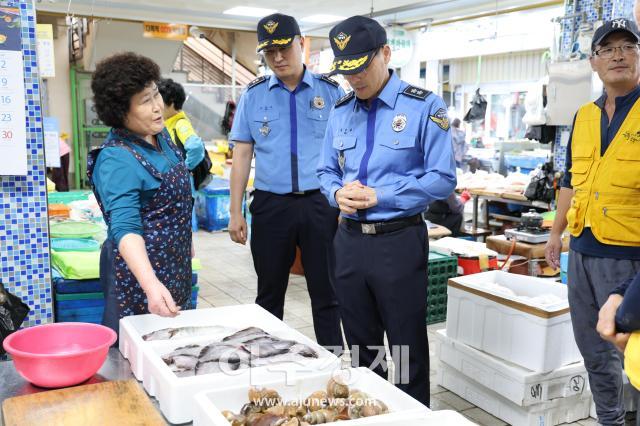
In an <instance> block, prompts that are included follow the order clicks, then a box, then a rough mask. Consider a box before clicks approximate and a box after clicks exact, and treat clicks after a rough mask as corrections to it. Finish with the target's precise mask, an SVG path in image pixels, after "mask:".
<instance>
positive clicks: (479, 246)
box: [429, 237, 498, 257]
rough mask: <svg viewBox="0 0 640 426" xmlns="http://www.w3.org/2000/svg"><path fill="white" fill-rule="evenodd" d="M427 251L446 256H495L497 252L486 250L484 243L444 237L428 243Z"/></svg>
mask: <svg viewBox="0 0 640 426" xmlns="http://www.w3.org/2000/svg"><path fill="white" fill-rule="evenodd" d="M429 250H431V251H435V252H437V253H441V254H444V255H447V256H456V255H458V256H471V257H475V256H497V255H498V252H496V251H493V250H490V249H488V248H487V245H486V244H485V243H479V242H477V241H469V240H462V239H460V238H453V237H444V238H440V239H438V240H435V241H429Z"/></svg>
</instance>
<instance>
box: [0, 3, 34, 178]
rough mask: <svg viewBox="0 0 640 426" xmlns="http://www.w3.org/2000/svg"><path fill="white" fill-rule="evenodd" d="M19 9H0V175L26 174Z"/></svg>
mask: <svg viewBox="0 0 640 426" xmlns="http://www.w3.org/2000/svg"><path fill="white" fill-rule="evenodd" d="M22 67H23V62H22V39H21V37H20V10H19V9H18V8H7V7H0V175H9V176H26V175H27V131H26V124H27V123H26V116H25V112H24V111H25V99H24V96H25V95H24V70H23V68H22Z"/></svg>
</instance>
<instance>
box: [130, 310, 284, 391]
mask: <svg viewBox="0 0 640 426" xmlns="http://www.w3.org/2000/svg"><path fill="white" fill-rule="evenodd" d="M231 312H235V313H243V314H244V315H247V316H250V317H253V316H258V317H261V316H264V314H267V315H270V316H271V317H272V318H274V319H276V318H275V317H273V316H272V315H271V314H269V313H268V312H267V311H265V310H264V309H263V308H261V307H260V306H258V305H238V306H225V307H221V308H210V309H192V310H187V311H183V312H180V315H178V316H177V317H175V318H166V317H161V316H158V315H153V314H147V315H133V316H130V317H125V318H122V319H121V320H120V333H119V341H118V347H119V349H120V353H121V354H122V356H123V357H125V358H126V359H128V360H129V364H131V371H132V372H133V375H134V376H135V377H136V379H138V380H140V381H142V378H143V370H144V365H143V362H142V350H143V348H145V347H148V346H150V345H151V344H152V342H147V341H145V340H143V339H142V336H144V335H145V334H148V333H151V332H153V331H156V330H161V329H163V328H179V327H189V326H207V325H218V326H219V325H227V326H230V328H229V329H230V330H231V332H233V330H236V329H238V327H237V326H231V324H230V323H229V321H228V320H226V317H227V315H228V314H229V313H231ZM276 320H277V319H276ZM211 337H213V338H215V337H218V336H211ZM219 337H224V336H219ZM182 340H183V339H173V340H171V341H172V342H179V341H182Z"/></svg>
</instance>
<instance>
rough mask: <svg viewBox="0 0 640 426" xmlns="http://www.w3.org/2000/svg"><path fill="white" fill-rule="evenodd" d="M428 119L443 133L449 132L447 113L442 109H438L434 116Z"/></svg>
mask: <svg viewBox="0 0 640 426" xmlns="http://www.w3.org/2000/svg"><path fill="white" fill-rule="evenodd" d="M429 118H430V119H431V121H433V122H434V123H436V124H437V125H438V127H440V128H441V129H442V130H444V131H445V132H446V131H447V130H449V117H447V111H445V110H444V108H440V109H439V110H438V111H436V113H435V114H434V115H430V116H429Z"/></svg>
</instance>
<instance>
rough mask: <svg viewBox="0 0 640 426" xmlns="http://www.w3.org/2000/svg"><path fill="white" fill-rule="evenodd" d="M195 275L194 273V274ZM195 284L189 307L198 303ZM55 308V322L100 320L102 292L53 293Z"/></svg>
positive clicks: (102, 309)
mask: <svg viewBox="0 0 640 426" xmlns="http://www.w3.org/2000/svg"><path fill="white" fill-rule="evenodd" d="M194 275H195V274H194ZM199 290H200V288H199V287H198V286H196V285H194V286H193V287H191V309H196V307H197V305H198V292H199ZM55 310H56V321H57V322H94V323H96V324H99V323H100V322H101V321H102V314H103V312H104V298H103V294H102V293H69V294H60V293H55Z"/></svg>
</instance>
